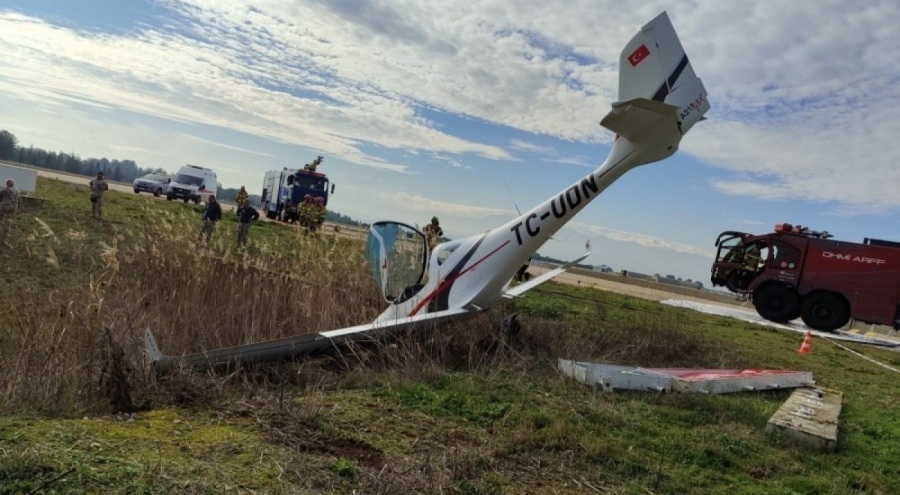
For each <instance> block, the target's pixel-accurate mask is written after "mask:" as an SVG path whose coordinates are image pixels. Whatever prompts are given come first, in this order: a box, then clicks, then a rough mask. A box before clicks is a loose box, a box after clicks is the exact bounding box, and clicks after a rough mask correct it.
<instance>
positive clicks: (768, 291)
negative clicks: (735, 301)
mask: <svg viewBox="0 0 900 495" xmlns="http://www.w3.org/2000/svg"><path fill="white" fill-rule="evenodd" d="M753 304H754V305H755V306H756V312H757V313H759V316H762V317H763V318H765V319H767V320H769V321H774V322H778V323H785V322H788V321H791V320H793V319H794V318H796V317H798V316H800V298H798V297H797V292H796V291H794V289H792V288H790V287H787V286H784V285H767V286H765V287H763V288H762V289H760V290H759V291H757V293H756V294H754V295H753Z"/></svg>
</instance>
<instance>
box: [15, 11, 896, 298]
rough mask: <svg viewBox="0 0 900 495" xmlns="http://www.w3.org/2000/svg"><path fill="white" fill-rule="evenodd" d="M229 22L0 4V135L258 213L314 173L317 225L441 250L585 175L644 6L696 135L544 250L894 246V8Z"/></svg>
mask: <svg viewBox="0 0 900 495" xmlns="http://www.w3.org/2000/svg"><path fill="white" fill-rule="evenodd" d="M247 3H248V2H233V1H228V0H184V1H181V0H160V1H150V0H140V1H134V0H115V1H113V0H108V1H89V0H86V1H82V2H62V1H46V0H28V1H25V0H12V1H11V0H0V53H3V54H4V56H3V62H2V65H0V67H2V70H0V109H2V112H0V128H4V129H7V130H9V131H11V132H13V133H14V134H15V135H16V136H17V137H18V138H19V141H20V144H22V145H26V146H27V145H29V144H34V145H35V146H40V147H43V148H47V149H58V150H66V151H74V152H76V153H78V154H80V155H81V156H82V157H91V156H106V157H109V158H119V159H126V158H128V159H134V160H136V161H137V162H138V164H140V165H141V166H152V167H163V168H166V169H169V170H174V169H176V168H177V167H178V166H180V165H182V164H184V163H196V164H201V165H205V166H209V167H212V168H214V169H216V170H217V172H218V173H219V177H220V178H221V181H222V182H223V184H224V185H226V186H228V187H235V186H239V185H245V186H247V187H248V188H249V189H251V190H253V191H256V192H257V193H258V192H259V190H260V189H261V187H262V177H263V174H264V173H265V171H267V170H271V169H280V168H282V167H299V166H300V165H302V164H303V163H305V162H307V161H309V160H310V159H312V158H313V157H314V156H315V155H317V154H322V155H324V156H326V160H325V164H324V166H323V170H324V171H326V172H327V173H328V174H329V176H330V177H331V178H332V181H333V182H334V183H336V184H337V194H335V196H334V197H332V203H331V206H332V207H333V208H334V209H335V210H337V211H340V212H341V213H345V214H348V215H351V216H353V217H354V218H358V219H360V220H363V221H374V220H379V219H397V220H403V221H406V222H411V223H418V224H423V223H424V222H426V221H427V220H428V219H429V218H430V217H431V215H435V214H436V215H438V216H440V217H441V220H442V224H443V225H444V230H445V232H446V233H447V234H448V235H449V236H451V237H463V236H467V235H472V234H475V233H478V232H481V231H483V230H486V229H488V228H490V227H493V226H496V225H499V224H501V223H502V222H504V221H505V220H508V219H509V218H510V217H511V216H512V215H513V214H514V212H515V209H516V206H515V205H516V204H517V205H518V207H519V208H521V209H526V208H528V207H531V206H533V205H535V204H537V203H539V202H541V201H543V200H545V199H547V198H548V197H550V196H552V195H554V194H555V193H557V192H559V191H560V190H562V189H563V188H565V187H567V186H568V185H570V184H571V183H573V182H575V181H576V180H578V179H580V178H581V177H582V176H583V175H585V174H587V173H588V172H589V171H590V170H592V169H593V168H594V167H596V166H597V165H598V164H600V163H601V162H602V161H603V160H604V159H605V157H606V155H607V153H608V151H609V143H610V142H611V139H612V136H611V134H610V133H609V132H608V131H606V130H604V129H602V128H601V127H600V126H599V125H598V122H599V121H600V119H601V118H602V117H603V115H605V114H606V112H607V111H608V110H609V108H610V104H611V103H612V102H613V101H614V100H615V96H616V92H617V86H616V85H617V74H618V55H619V52H620V50H621V49H622V47H623V46H624V44H625V43H626V42H627V41H628V40H629V39H630V38H631V36H632V35H633V34H634V33H635V32H636V31H637V30H638V29H639V28H640V26H642V25H643V24H644V23H646V22H647V21H649V20H650V19H651V18H653V17H654V16H655V15H656V14H658V13H659V12H660V11H662V10H667V11H668V13H669V16H670V18H671V19H672V22H673V24H674V25H675V29H676V30H677V31H678V33H679V36H680V38H681V41H682V44H683V45H684V47H685V50H686V51H687V53H688V55H689V56H690V58H691V61H692V64H693V66H694V69H695V71H696V72H697V74H698V75H699V76H700V77H701V78H703V80H704V83H705V86H706V88H707V90H708V92H709V101H710V103H711V105H712V109H711V110H710V111H709V112H708V113H707V115H706V116H707V118H708V120H707V121H705V122H702V123H700V124H698V125H697V126H695V127H694V128H693V129H692V131H691V133H690V134H689V135H688V136H687V137H686V138H685V140H684V141H683V143H682V146H681V150H680V151H679V152H678V153H677V154H676V155H675V156H673V157H672V158H669V159H668V160H665V161H664V162H661V163H656V164H651V165H647V166H644V167H641V168H638V169H636V170H634V171H632V172H629V173H628V174H626V175H625V176H624V177H623V178H622V179H620V180H619V181H618V182H616V183H615V184H613V186H612V187H610V188H609V189H608V190H607V191H606V192H604V193H603V194H602V195H601V196H600V197H599V198H598V199H596V200H595V201H594V202H593V203H592V204H591V205H590V206H588V208H587V209H586V210H585V211H583V212H582V213H581V214H579V216H578V217H576V219H575V221H574V222H573V223H572V224H571V226H570V227H569V228H566V229H565V230H563V231H562V232H560V233H559V234H558V235H556V236H555V239H554V240H551V241H550V242H549V243H548V244H547V245H546V246H545V247H544V248H543V249H541V252H542V253H543V254H547V255H551V256H555V257H559V258H572V257H575V256H577V255H578V254H580V252H581V251H582V250H583V247H584V243H585V241H587V240H590V241H591V244H592V246H593V255H592V256H591V257H590V258H589V259H588V262H590V263H592V264H608V265H610V266H612V267H613V268H615V269H628V270H632V271H640V272H645V273H662V274H669V273H671V274H673V275H676V276H680V277H684V278H692V279H697V280H701V281H704V282H706V281H707V280H708V271H709V264H710V263H711V261H712V255H713V246H712V242H713V241H714V239H715V237H716V235H717V234H718V233H719V232H721V231H724V230H745V231H750V232H764V231H769V230H770V229H771V228H772V226H773V225H774V224H775V223H778V222H784V221H787V222H792V223H800V224H804V225H810V226H812V227H813V228H816V229H819V230H828V231H830V232H832V233H834V234H835V235H836V236H837V237H839V238H843V239H847V240H856V241H859V240H861V239H862V238H863V237H876V238H883V239H892V240H900V221H898V213H900V194H897V190H898V188H900V166H898V165H897V162H898V160H900V139H898V136H900V116H898V114H897V112H896V109H897V108H900V105H898V104H900V84H897V83H898V82H900V81H898V80H900V69H897V68H896V64H894V63H893V61H896V60H898V59H900V32H898V30H897V29H896V26H897V25H900V4H898V2H894V1H874V0H864V1H861V2H853V3H850V2H845V1H840V2H839V1H831V0H825V1H816V2H815V3H813V2H811V1H810V2H781V1H769V0H762V1H757V2H744V3H740V4H739V3H734V2H728V3H727V5H726V3H725V2H721V1H679V2H661V1H640V2H638V1H630V2H629V1H626V2H613V1H604V0H566V1H565V2H563V1H559V2H553V1H550V2H548V1H546V0H542V1H537V0H484V1H480V2H463V1H451V0H445V1H431V2H428V1H418V0H417V1H413V0H391V1H374V0H359V1H352V2H351V1H336V0H319V1H306V2H303V1H282V0H259V1H256V2H253V7H252V8H251V7H248V6H247ZM810 6H814V7H815V8H810Z"/></svg>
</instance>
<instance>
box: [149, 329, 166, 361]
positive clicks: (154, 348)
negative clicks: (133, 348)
mask: <svg viewBox="0 0 900 495" xmlns="http://www.w3.org/2000/svg"><path fill="white" fill-rule="evenodd" d="M144 347H145V348H146V350H147V357H148V358H150V363H151V364H152V363H156V362H157V361H159V360H161V359H162V358H164V357H165V356H164V355H163V353H162V352H160V351H159V346H158V345H156V338H154V337H153V332H152V331H150V327H147V329H146V330H144Z"/></svg>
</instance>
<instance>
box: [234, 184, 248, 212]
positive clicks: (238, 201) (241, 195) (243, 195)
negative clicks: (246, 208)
mask: <svg viewBox="0 0 900 495" xmlns="http://www.w3.org/2000/svg"><path fill="white" fill-rule="evenodd" d="M245 199H250V194H249V193H248V192H247V189H246V188H244V186H241V189H240V191H238V192H237V194H235V195H234V204H235V205H237V207H238V208H239V209H240V207H241V205H243V204H244V200H245Z"/></svg>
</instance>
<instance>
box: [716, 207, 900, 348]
mask: <svg viewBox="0 0 900 495" xmlns="http://www.w3.org/2000/svg"><path fill="white" fill-rule="evenodd" d="M831 237H832V236H831V235H830V234H828V233H827V232H817V231H813V230H810V229H809V228H806V227H801V226H799V225H796V226H795V225H791V224H786V223H785V224H778V225H776V226H775V232H773V233H770V234H763V235H752V234H747V233H743V232H733V231H728V232H723V233H721V234H720V235H719V238H718V239H717V240H716V246H717V247H718V252H717V253H716V260H715V262H714V263H713V266H712V284H713V286H719V285H721V286H724V287H727V288H728V289H729V290H731V291H732V292H736V293H738V294H746V295H749V296H751V297H752V300H753V304H754V306H756V311H757V312H758V313H759V315H760V316H762V317H763V318H765V319H767V320H770V321H775V322H787V321H790V320H793V319H795V318H797V317H798V316H799V317H800V318H802V319H803V322H804V323H806V325H807V326H809V327H810V328H814V329H816V330H823V331H829V332H830V331H833V330H836V329H838V328H841V327H843V326H844V325H846V324H847V322H848V321H849V319H850V318H853V319H855V320H858V321H863V322H866V323H875V324H879V325H891V326H893V327H894V328H895V329H900V243H898V242H892V241H883V240H878V239H868V238H867V239H865V240H864V241H863V242H862V243H855V242H846V241H836V240H832V239H830V238H831Z"/></svg>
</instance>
